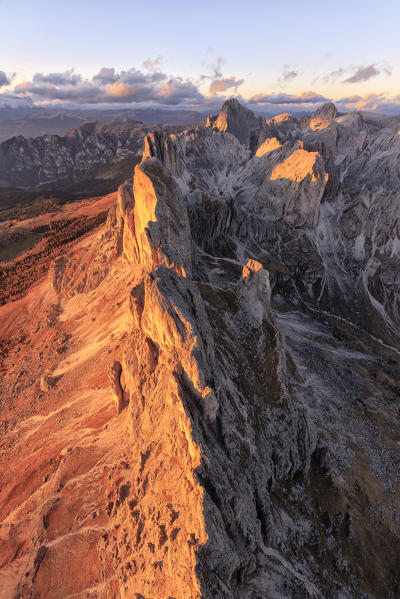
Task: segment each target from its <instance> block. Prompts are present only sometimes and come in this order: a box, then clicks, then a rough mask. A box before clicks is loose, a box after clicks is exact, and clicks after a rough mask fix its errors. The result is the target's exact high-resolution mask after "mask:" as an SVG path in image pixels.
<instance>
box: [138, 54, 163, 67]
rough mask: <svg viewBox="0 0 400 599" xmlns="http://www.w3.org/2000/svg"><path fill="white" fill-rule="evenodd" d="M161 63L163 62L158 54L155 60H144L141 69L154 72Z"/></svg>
mask: <svg viewBox="0 0 400 599" xmlns="http://www.w3.org/2000/svg"><path fill="white" fill-rule="evenodd" d="M162 62H163V56H162V55H161V54H159V55H158V56H157V58H148V59H147V60H145V61H144V63H143V67H144V68H145V69H148V70H149V71H154V70H156V69H157V67H159V66H160V64H161V63H162Z"/></svg>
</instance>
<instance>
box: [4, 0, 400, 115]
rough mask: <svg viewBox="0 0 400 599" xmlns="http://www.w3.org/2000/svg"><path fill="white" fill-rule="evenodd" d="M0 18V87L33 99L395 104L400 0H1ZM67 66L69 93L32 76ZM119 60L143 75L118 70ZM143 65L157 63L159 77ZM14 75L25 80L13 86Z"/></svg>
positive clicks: (398, 99) (399, 87)
mask: <svg viewBox="0 0 400 599" xmlns="http://www.w3.org/2000/svg"><path fill="white" fill-rule="evenodd" d="M0 22H1V23H2V24H3V27H2V35H1V37H0V72H3V73H4V75H5V77H6V79H4V78H3V86H2V87H0V92H3V95H5V94H7V95H8V96H14V95H16V96H18V97H26V98H30V99H31V100H32V101H34V102H35V103H40V104H46V103H47V104H48V103H52V104H54V103H62V104H65V103H72V104H74V103H76V102H78V103H83V102H85V101H88V102H89V103H95V104H96V105H102V104H103V100H104V101H105V102H106V103H108V104H110V103H113V102H114V100H115V102H117V103H118V104H119V105H122V104H124V105H125V104H126V105H129V104H130V103H133V104H141V105H142V104H143V103H149V102H152V103H156V104H157V103H160V102H161V103H162V104H163V105H165V107H168V106H171V107H177V106H179V107H180V106H181V104H182V105H185V106H193V107H197V106H200V105H202V104H204V105H205V106H211V105H212V104H213V102H214V103H218V101H221V100H222V99H223V98H225V97H228V96H232V95H238V96H240V97H241V98H242V99H243V100H245V101H249V100H252V101H253V104H254V105H256V106H258V107H259V109H260V110H268V105H269V104H270V100H271V96H272V100H273V102H272V104H270V107H271V106H272V107H276V106H277V102H275V100H274V97H273V96H277V99H278V100H279V99H280V98H281V94H285V96H282V99H283V100H285V99H286V100H289V102H288V103H287V104H285V103H284V102H283V103H282V106H289V105H292V104H293V103H294V102H295V100H296V98H297V97H298V98H299V99H300V101H299V104H298V106H304V107H305V108H308V105H309V106H312V105H313V100H315V99H318V98H319V97H321V98H325V99H333V100H335V101H340V100H347V99H350V102H348V103H347V104H348V105H349V106H350V104H353V105H354V106H356V107H360V108H361V107H363V103H364V104H365V107H366V108H371V107H372V108H373V106H374V105H376V107H377V108H378V107H380V106H384V107H386V108H388V107H390V109H393V110H394V111H396V104H399V105H400V69H399V66H398V65H400V44H399V42H398V36H399V23H400V1H399V0H396V1H395V0H392V1H388V0H381V2H380V3H379V4H378V3H376V2H372V1H370V0H367V1H364V2H360V1H357V2H356V1H353V0H349V1H347V2H343V1H339V2H336V3H327V2H325V3H317V2H311V1H309V0H303V1H301V2H300V1H299V2H294V1H292V0H289V1H287V2H277V1H275V2H269V1H264V2H258V1H257V2H255V1H248V2H245V1H244V0H242V1H241V2H236V1H232V0H231V1H229V2H228V1H225V0H221V1H218V0H215V1H214V2H211V1H209V0H205V1H203V2H202V3H199V2H183V1H177V0H172V1H170V2H161V1H159V0H155V1H153V2H146V1H145V0H144V1H142V2H138V1H136V0H134V1H129V2H128V1H126V0H114V1H113V2H110V1H107V2H106V1H105V0H97V1H96V2H94V1H92V0H80V1H78V0H70V1H69V2H64V1H62V2H61V1H59V0H53V1H49V0H41V1H40V0H39V1H36V2H34V1H33V0H30V1H27V0H19V1H18V2H16V1H15V0H0ZM149 60H150V61H153V62H152V63H149V62H147V61H149ZM143 63H145V65H146V66H143ZM103 67H107V68H109V69H110V68H113V69H114V76H113V79H112V81H111V79H109V80H108V81H107V82H106V81H103V82H102V83H101V85H103V88H104V89H103V92H104V93H103V94H102V93H99V92H98V90H97V88H96V89H95V84H94V82H93V77H94V76H95V75H96V74H98V73H99V72H100V71H101V69H102V68H103ZM71 69H74V71H73V72H74V73H75V79H74V90H73V91H74V93H73V94H68V93H67V90H66V86H68V85H70V84H71V81H69V82H68V81H67V82H64V83H63V85H62V87H63V89H61V91H60V93H57V85H56V86H55V87H56V89H55V90H54V89H53V90H50V87H51V86H52V85H53V82H52V81H51V80H50V81H43V80H40V86H39V85H38V82H37V81H36V83H35V84H33V78H34V76H35V74H39V75H40V74H42V75H44V76H46V75H47V74H52V73H53V74H54V73H65V72H69V73H71ZM128 72H134V73H136V74H137V73H139V72H140V73H142V74H143V78H142V80H140V77H139V76H138V75H137V76H136V78H135V77H134V78H132V77H128V76H127V75H126V73H128ZM121 73H122V74H121ZM123 73H125V75H124V74H123ZM154 73H159V76H158V82H157V81H156V79H157V77H155V76H154ZM118 74H119V75H118ZM77 75H79V76H80V82H78V81H77V80H76V76H77ZM150 75H151V76H152V77H153V79H151V78H150V79H149V76H150ZM161 75H163V78H162V77H161ZM146 78H147V82H146V81H145V79H146ZM37 79H38V78H37ZM39 79H40V77H39ZM169 81H170V82H171V83H170V84H169V86H166V82H169ZM1 82H2V78H1V76H0V85H1ZM85 82H86V83H85ZM189 82H190V84H191V85H193V86H194V87H193V88H190V86H189V85H188V83H189ZM214 82H216V83H215V84H214V85H213V83H214ZM24 83H25V84H28V83H30V85H25V87H21V84H24ZM88 83H90V85H91V86H92V91H94V92H95V94H94V96H91V94H90V90H89V87H90V86H89V85H88ZM98 84H99V80H97V84H96V85H98ZM147 84H149V85H150V88H149V89H148V90H147V91H146V93H144V94H143V93H139V94H137V93H136V91H135V90H133V88H132V86H135V85H136V88H137V86H138V85H141V86H142V91H143V85H147ZM185 84H186V87H185ZM80 86H81V88H82V90H83V95H82V97H80V96H79V94H78V89H79V87H80ZM105 86H108V87H107V92H105ZM111 86H113V88H112V87H111ZM128 86H131V90H129V89H128ZM46 87H48V92H49V93H47V92H46ZM53 87H54V85H53ZM136 88H135V89H136ZM178 88H179V89H178ZM194 88H195V89H196V90H197V92H198V93H196V92H195V91H194ZM75 92H76V93H75ZM130 92H132V93H130ZM306 92H308V93H309V92H313V93H314V94H315V95H314V96H311V95H310V96H306V95H304V94H305V93H306ZM152 94H153V95H152ZM153 96H154V97H153ZM181 96H182V101H180V98H181ZM168 98H172V101H171V103H170V104H169V103H168V102H169V100H168ZM301 98H302V99H301ZM308 98H309V99H310V102H305V100H308ZM356 98H359V99H356ZM125 100H126V102H125ZM178 100H179V101H178ZM306 104H307V106H306ZM342 104H343V106H344V105H345V104H346V102H342ZM298 106H297V108H298ZM397 112H400V108H399V110H398V111H397Z"/></svg>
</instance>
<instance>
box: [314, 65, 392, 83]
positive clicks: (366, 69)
mask: <svg viewBox="0 0 400 599" xmlns="http://www.w3.org/2000/svg"><path fill="white" fill-rule="evenodd" d="M392 71H393V67H392V65H391V64H389V63H388V62H381V63H372V64H370V65H368V66H353V65H349V66H347V67H339V68H338V69H336V70H334V71H331V72H330V73H328V74H327V75H325V76H324V77H322V81H324V82H325V83H329V82H335V81H337V80H339V79H340V80H341V81H342V83H361V82H363V81H368V80H369V79H371V78H372V77H376V76H377V75H387V76H388V77H389V76H390V75H391V74H392ZM318 79H319V78H317V79H316V81H317V80H318Z"/></svg>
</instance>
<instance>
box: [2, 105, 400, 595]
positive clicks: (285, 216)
mask: <svg viewBox="0 0 400 599" xmlns="http://www.w3.org/2000/svg"><path fill="white" fill-rule="evenodd" d="M253 116H254V115H253ZM289 117H290V115H283V117H282V118H280V119H279V118H276V119H273V121H267V122H264V123H263V122H261V121H260V119H257V118H256V117H254V118H252V117H251V115H249V114H248V113H247V112H243V111H242V110H240V108H238V107H237V106H236V104H235V103H234V102H233V103H232V102H231V103H230V104H228V105H227V106H225V107H224V110H223V111H222V112H221V115H220V117H218V118H214V117H213V118H211V119H210V120H209V122H208V124H209V127H199V128H196V129H193V130H188V131H185V132H183V133H181V134H179V135H175V134H174V135H170V136H166V135H165V134H164V133H163V132H159V133H156V134H151V135H150V136H149V137H148V138H147V139H146V143H145V150H144V156H143V161H142V162H141V163H140V164H139V165H137V166H136V168H135V172H134V175H133V182H131V181H130V182H127V183H126V184H124V185H123V186H121V187H120V189H119V192H118V198H117V202H116V204H115V206H114V207H113V208H111V209H110V212H109V216H108V220H107V223H106V225H105V226H104V227H102V228H100V229H98V230H97V231H95V232H94V233H93V234H92V235H91V236H89V237H87V238H85V239H84V240H82V241H81V242H79V244H77V245H76V246H75V247H74V248H71V249H70V250H69V251H68V253H67V254H66V255H65V256H63V258H60V259H58V261H57V262H56V263H55V264H54V266H53V267H52V269H51V271H50V273H49V277H48V278H47V279H46V280H43V281H41V282H40V283H38V284H37V285H36V286H35V287H33V288H32V290H31V291H30V292H29V293H28V295H27V296H26V297H25V298H23V299H21V300H18V301H17V302H14V303H13V304H7V305H6V306H3V307H2V308H1V310H2V316H3V318H2V322H3V323H4V324H3V325H2V335H3V336H4V335H8V337H10V336H12V335H16V332H17V331H21V329H22V328H24V331H25V335H26V336H25V338H24V339H23V340H22V341H21V343H20V347H19V348H18V347H16V346H14V345H13V344H9V345H7V348H6V349H7V351H6V352H5V372H6V373H8V374H7V377H5V382H4V387H3V390H4V393H5V395H4V396H5V397H6V400H5V401H4V403H3V405H2V410H3V414H4V420H3V422H4V424H3V446H2V450H3V452H2V455H3V457H2V462H1V466H2V469H3V471H4V472H5V476H4V483H3V485H2V492H1V494H0V509H1V517H2V527H1V529H0V549H1V551H0V554H1V556H2V561H1V563H0V568H1V569H0V573H1V574H2V576H3V580H4V583H3V595H4V597H19V598H21V599H22V598H25V597H26V598H27V597H31V598H33V597H35V598H36V597H38V598H42V597H43V598H44V597H51V598H54V599H57V598H67V597H68V598H72V597H73V598H76V599H77V598H80V599H83V598H89V597H96V598H104V599H106V598H120V597H121V598H124V597H126V598H132V597H133V598H135V599H143V598H145V599H168V598H169V599H171V598H174V599H189V598H190V599H197V598H200V597H203V598H205V599H216V598H218V599H220V598H221V599H231V598H236V599H258V598H259V599H264V598H272V597H273V598H279V597H282V598H304V597H313V598H317V597H318V598H324V597H326V598H332V599H333V598H338V599H339V598H346V597H362V598H365V599H366V598H368V597H388V598H389V597H390V598H395V597H397V596H398V595H399V592H400V587H399V584H400V580H399V571H400V562H399V555H400V552H399V549H400V541H399V539H400V529H399V526H400V525H399V522H400V520H399V519H400V513H399V490H398V485H399V479H400V453H399V446H400V445H399V443H400V437H399V432H398V419H399V403H398V400H399V397H398V396H399V380H400V372H399V352H398V349H397V348H398V340H399V329H398V327H399V314H398V303H397V302H398V285H399V278H398V264H399V261H398V252H399V248H400V244H399V235H398V233H399V229H398V227H399V224H398V210H397V208H396V207H397V206H398V202H399V197H400V192H399V188H398V178H397V179H396V178H395V177H394V175H392V176H391V177H389V176H388V177H386V178H385V179H382V178H379V180H375V178H374V177H373V176H372V175H371V178H370V179H368V185H364V184H362V183H361V182H362V181H364V177H365V172H366V169H367V170H368V168H371V169H372V166H371V167H370V165H369V162H368V161H373V160H375V159H376V158H377V155H376V153H377V152H378V153H379V152H383V154H379V156H380V159H381V160H388V161H389V162H390V163H392V162H393V161H394V160H395V156H398V155H399V152H400V148H399V145H398V144H399V141H398V139H397V138H396V137H395V134H394V132H393V130H392V129H391V127H393V124H392V123H391V122H389V121H384V120H383V121H382V120H379V121H378V122H377V121H376V120H375V121H373V122H371V119H372V117H368V116H365V115H359V118H357V119H355V118H353V117H350V116H346V117H340V116H338V115H337V113H336V111H335V110H333V109H332V107H331V106H328V107H326V108H325V109H324V110H321V111H319V112H318V113H317V114H316V115H314V116H313V118H311V119H308V120H307V119H302V120H300V121H299V120H297V119H294V118H293V117H290V118H289ZM238 119H239V121H238ZM240 119H242V120H240ZM349 128H351V134H350V132H349ZM361 130H362V134H363V139H364V141H363V148H364V150H362V151H361V150H360V149H359V148H358V147H357V136H358V135H361V133H360V131H361ZM396 134H397V132H396ZM235 136H236V137H235ZM352 136H353V137H352ZM354 137H355V138H356V141H355V142H353V141H352V140H353V138H354ZM398 137H400V136H398ZM237 138H238V139H237ZM272 138H274V139H273V140H272V141H271V142H268V139H272ZM332 139H334V140H335V141H334V143H333V142H332ZM366 140H368V141H367V142H366ZM256 141H257V144H258V145H257V147H255V142H256ZM366 143H367V146H365V144H366ZM258 147H259V148H262V149H261V150H260V151H258V150H257V148H258ZM365 147H368V153H366V152H365ZM382 148H384V150H383V149H382ZM385 172H386V171H385ZM349 178H351V181H349ZM355 190H357V191H355ZM388 211H389V213H390V217H389V216H388ZM378 215H379V216H380V217H382V218H380V219H378V218H377V217H378ZM51 310H53V312H54V317H53V318H51V319H48V318H47V317H46V318H47V319H46V318H45V315H47V314H48V313H49V311H51ZM49 323H50V324H49ZM50 325H51V326H50ZM57 339H59V340H61V341H60V344H61V346H62V347H63V348H64V349H63V351H62V352H61V353H60V352H57V351H54V346H55V345H56V344H57V343H58V341H57ZM28 341H29V343H28ZM25 342H26V343H28V346H29V349H28V348H25V349H23V350H22V351H21V348H24V343H25ZM7 360H8V361H7ZM11 364H13V367H12V368H11ZM116 364H117V365H116ZM109 368H111V375H112V384H114V386H115V391H116V392H117V399H118V402H117V407H118V409H117V410H116V409H115V405H114V399H113V393H112V389H110V382H109V380H108V377H107V369H109ZM32 371H34V372H35V373H36V372H37V373H39V371H40V374H41V375H42V376H43V375H44V373H46V376H52V377H54V378H53V379H52V380H54V379H55V378H56V379H57V380H56V384H55V385H54V386H49V388H48V390H43V389H42V391H41V392H40V388H39V385H40V376H35V375H32ZM15 377H16V378H15ZM117 379H118V381H117ZM116 381H117V382H118V383H119V384H120V386H118V385H117V383H116ZM46 389H47V387H46ZM44 439H45V440H46V442H45V443H44V441H43V440H44ZM6 463H7V464H8V465H7V468H5V465H6ZM4 589H5V591H4Z"/></svg>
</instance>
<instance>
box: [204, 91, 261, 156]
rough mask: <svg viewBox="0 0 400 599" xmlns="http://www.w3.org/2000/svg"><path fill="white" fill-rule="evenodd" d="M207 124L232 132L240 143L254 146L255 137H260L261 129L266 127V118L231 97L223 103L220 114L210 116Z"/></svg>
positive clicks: (213, 127)
mask: <svg viewBox="0 0 400 599" xmlns="http://www.w3.org/2000/svg"><path fill="white" fill-rule="evenodd" d="M207 126H208V127H211V128H212V129H217V130H219V131H226V132H227V133H232V135H234V136H235V137H237V139H238V140H239V141H240V143H242V144H245V145H247V146H252V145H253V144H254V139H255V138H257V139H258V136H259V133H260V131H261V130H262V129H263V128H265V119H263V118H262V117H257V116H256V115H255V114H254V112H252V111H251V110H250V109H249V108H246V107H245V106H243V105H242V104H240V102H239V101H238V100H236V98H231V99H230V100H226V101H225V102H224V103H223V105H222V107H221V110H220V112H219V114H218V116H213V115H210V116H209V117H208V119H207Z"/></svg>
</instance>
